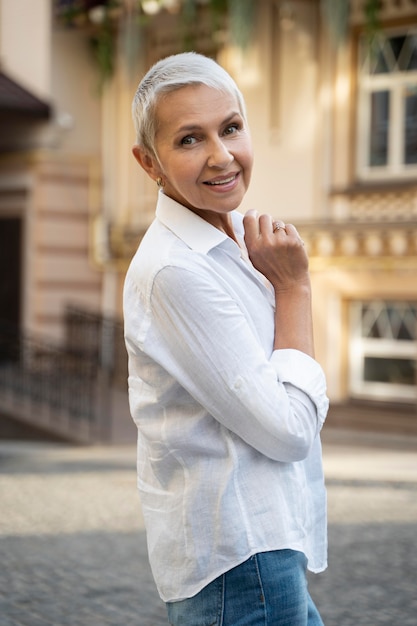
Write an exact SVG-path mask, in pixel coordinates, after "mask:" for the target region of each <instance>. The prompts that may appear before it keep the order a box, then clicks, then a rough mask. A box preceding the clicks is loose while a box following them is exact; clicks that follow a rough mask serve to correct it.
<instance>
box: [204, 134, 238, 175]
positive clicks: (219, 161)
mask: <svg viewBox="0 0 417 626" xmlns="http://www.w3.org/2000/svg"><path fill="white" fill-rule="evenodd" d="M233 160H234V156H233V154H231V153H230V152H229V150H228V148H227V146H226V144H225V143H224V141H222V139H221V138H220V137H218V138H216V139H213V140H212V141H211V142H210V147H209V156H208V159H207V165H208V166H209V167H216V168H218V169H224V168H225V167H227V166H228V165H230V163H231V162H232V161H233Z"/></svg>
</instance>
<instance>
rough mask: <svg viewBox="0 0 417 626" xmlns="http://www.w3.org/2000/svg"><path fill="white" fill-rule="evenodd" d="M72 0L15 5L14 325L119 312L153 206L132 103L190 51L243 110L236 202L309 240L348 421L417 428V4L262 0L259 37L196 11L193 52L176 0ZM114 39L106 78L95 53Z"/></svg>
mask: <svg viewBox="0 0 417 626" xmlns="http://www.w3.org/2000/svg"><path fill="white" fill-rule="evenodd" d="M75 4H76V3H72V2H69V1H65V2H62V1H60V2H52V0H37V2H36V3H33V2H32V0H0V61H1V65H0V72H1V74H3V75H4V76H5V77H6V78H7V79H8V80H10V81H12V82H13V84H14V85H15V87H16V88H20V89H22V90H23V91H24V93H25V94H26V98H27V99H28V98H32V100H31V105H32V109H31V114H30V115H29V113H28V111H26V112H23V113H22V112H20V113H19V112H18V111H17V108H18V107H17V105H16V103H15V108H14V109H13V106H12V105H10V104H7V106H6V104H3V103H2V102H0V130H1V133H0V149H1V155H0V220H1V221H0V237H1V247H2V250H3V252H2V255H3V264H2V269H1V272H2V277H1V284H3V285H7V293H6V287H4V288H3V296H2V301H3V303H4V304H3V305H2V306H3V309H2V311H1V313H2V316H3V317H8V318H10V319H11V320H12V321H16V322H17V323H18V324H20V325H22V326H23V327H25V328H27V329H28V330H30V331H32V332H39V333H44V334H47V335H52V336H54V337H55V338H58V339H59V338H60V337H62V335H63V333H64V329H63V323H62V320H63V313H64V310H65V307H66V306H68V305H76V306H79V307H85V308H87V309H92V310H95V311H98V312H100V313H102V314H105V315H107V314H111V315H115V316H121V292H122V287H123V279H124V274H125V271H126V268H127V264H128V262H129V259H130V258H131V256H132V254H133V252H134V250H135V248H136V246H137V245H138V242H139V241H140V238H141V236H142V235H143V233H144V231H145V230H146V228H147V226H148V225H149V223H150V221H151V220H152V216H153V210H154V205H155V199H156V189H155V188H154V186H153V185H152V181H150V180H149V179H147V177H146V175H145V174H144V173H143V172H142V171H140V169H139V168H138V166H137V164H136V163H135V161H134V159H133V157H132V155H131V152H130V150H131V146H132V144H133V143H134V133H133V125H132V123H131V119H130V103H131V99H132V96H133V93H134V90H135V87H136V85H137V83H138V81H139V79H140V78H141V76H142V75H143V73H144V72H145V71H146V69H147V68H148V67H149V66H150V64H151V63H152V62H154V61H156V60H157V59H158V58H161V57H162V56H165V55H167V54H170V53H173V52H177V51H180V50H181V49H183V48H184V45H189V46H192V47H193V48H195V49H197V50H198V51H201V52H204V53H206V54H210V55H212V56H215V57H216V58H217V59H218V60H219V62H220V63H221V64H222V65H224V66H225V67H226V69H228V70H229V71H230V73H231V74H232V75H233V76H234V78H235V79H236V81H237V83H238V84H239V86H240V87H241V89H242V92H243V94H244V96H245V99H246V102H247V108H248V116H249V121H250V126H251V129H252V136H253V142H254V148H255V168H254V173H253V179H252V183H251V187H250V190H249V192H248V194H247V196H246V198H245V201H244V204H243V205H242V207H241V210H242V211H245V210H247V209H248V208H257V209H258V211H260V212H268V213H271V214H273V215H274V216H276V217H279V218H281V219H283V220H284V221H291V222H293V223H295V224H296V225H297V226H298V228H299V230H300V232H301V234H302V236H303V239H304V240H305V242H306V245H307V247H308V250H309V254H310V259H311V273H312V281H313V287H314V317H315V332H316V351H317V358H318V360H319V361H320V363H321V364H322V365H323V367H324V369H325V371H326V374H327V378H328V389H329V396H330V398H331V401H332V405H333V406H340V407H342V408H343V407H345V408H346V411H345V412H343V411H342V412H341V413H340V416H341V417H340V418H337V419H338V420H339V421H340V422H341V424H342V425H343V424H344V423H346V424H347V423H348V422H349V419H350V416H351V415H352V412H355V411H356V412H357V413H358V414H361V413H360V411H361V407H362V409H363V408H364V407H365V408H366V407H368V408H369V407H372V408H373V410H375V411H376V412H377V414H380V415H381V416H382V415H385V413H386V411H387V410H388V409H390V412H389V418H387V419H389V420H391V421H392V419H394V418H393V417H392V416H393V415H395V416H398V417H395V419H397V420H398V421H397V426H396V425H395V424H394V429H395V428H397V429H398V430H399V431H407V432H409V431H410V430H412V429H413V428H416V427H417V414H416V406H417V385H416V382H417V371H416V362H417V274H416V271H417V4H416V3H415V2H414V1H413V0H402V1H398V0H397V1H394V0H385V1H381V2H377V3H374V2H371V3H370V2H366V1H365V0H351V1H350V2H347V1H344V0H338V1H337V2H328V1H326V0H321V1H320V0H288V1H285V0H281V1H280V0H275V1H274V0H259V1H257V2H252V3H249V4H251V5H252V6H250V7H249V9H250V11H251V13H248V14H247V16H246V18H247V19H246V22H244V23H245V24H246V27H247V28H246V31H245V32H244V35H245V36H246V40H245V42H244V45H243V44H242V42H240V45H238V43H239V42H238V43H237V40H234V39H233V37H232V36H231V34H230V33H231V31H232V30H233V24H232V21H231V19H232V18H231V16H230V7H229V13H227V11H224V12H223V13H221V14H219V15H218V16H217V21H215V22H213V19H212V17H213V16H212V15H211V14H210V12H209V10H208V5H207V3H198V2H196V3H192V4H195V14H194V15H193V16H192V19H193V20H194V22H193V24H194V26H193V28H192V29H191V30H190V32H192V33H193V40H192V41H188V42H187V44H185V43H184V41H185V39H184V32H186V27H187V24H185V26H184V21H183V20H184V16H183V14H182V12H181V3H180V2H179V1H178V2H175V1H171V2H164V1H162V0H161V2H158V1H155V2H142V3H139V2H136V0H135V1H133V0H131V1H127V0H125V1H124V2H120V3H114V5H112V8H111V11H110V9H109V7H108V6H107V3H106V2H97V1H95V2H87V0H86V1H85V2H81V3H78V6H81V5H82V6H83V7H84V8H85V11H83V12H81V13H78V14H77V15H75V17H74V16H72V18H71V20H70V26H68V21H67V22H65V20H64V19H63V15H64V16H65V15H66V16H68V14H67V13H66V10H67V9H68V7H69V6H70V7H71V5H75ZM225 4H227V3H225ZM242 4H243V5H245V6H246V7H247V6H248V3H247V2H246V3H242ZM34 5H36V7H34ZM115 5H118V6H115ZM138 7H139V9H140V15H139V14H138V13H136V11H137V9H138ZM366 8H368V12H367V13H366V11H365V9H366ZM145 9H146V11H145ZM370 9H373V10H374V13H372V11H370ZM150 12H151V13H152V12H154V15H151V14H150ZM248 16H249V18H250V26H251V27H250V28H248V19H249V18H248ZM139 17H140V20H139ZM243 17H245V16H243ZM372 18H375V19H372ZM138 20H139V21H138ZM138 23H139V24H140V27H138V26H137V25H138ZM34 25H36V28H34ZM241 27H242V25H241ZM105 28H109V29H110V30H107V31H105V30H104V29H105ZM244 30H245V29H244ZM106 33H107V34H109V35H111V38H112V47H111V48H107V49H106V52H107V53H108V55H109V56H108V57H106V58H108V60H109V63H110V64H111V66H112V67H111V68H110V66H109V65H107V66H105V65H103V63H102V65H101V67H98V66H97V64H96V63H95V62H94V60H93V59H92V57H91V54H90V49H89V44H91V43H92V42H93V43H95V45H96V49H97V42H100V41H101V39H100V37H102V36H103V34H104V35H106ZM21 41H25V42H27V45H25V46H21V45H20V43H19V42H21ZM371 42H372V43H371ZM106 67H107V69H108V72H107V75H106V76H105V78H107V80H106V81H105V82H104V83H103V84H101V88H100V89H99V88H98V84H99V81H100V77H101V78H103V71H104V70H106ZM100 69H101V74H100V72H99V71H98V70H100ZM9 91H10V89H9ZM1 93H2V91H1V85H0V97H1ZM21 96H22V94H21ZM3 99H4V100H5V101H6V96H5V95H4V97H3ZM20 100H22V97H21V98H20ZM35 104H36V106H35ZM19 106H21V104H19ZM36 107H38V109H39V108H40V109H42V111H43V113H42V114H40V113H39V111H38V113H37V114H35V113H34V111H35V109H36ZM42 107H43V108H42ZM36 110H37V109H36ZM0 317H1V316H0ZM392 408H394V409H395V411H394V412H392ZM381 419H382V418H381ZM384 419H385V418H384Z"/></svg>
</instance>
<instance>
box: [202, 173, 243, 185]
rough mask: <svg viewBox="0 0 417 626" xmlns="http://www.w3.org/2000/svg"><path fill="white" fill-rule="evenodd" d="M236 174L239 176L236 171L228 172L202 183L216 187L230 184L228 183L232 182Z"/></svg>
mask: <svg viewBox="0 0 417 626" xmlns="http://www.w3.org/2000/svg"><path fill="white" fill-rule="evenodd" d="M238 176H239V172H237V173H236V174H229V176H223V177H222V178H220V177H218V178H214V179H212V180H206V181H205V182H204V184H205V185H209V186H212V187H218V186H221V185H230V183H233V182H234V181H235V180H236V178H237V177H238Z"/></svg>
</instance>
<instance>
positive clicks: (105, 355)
mask: <svg viewBox="0 0 417 626" xmlns="http://www.w3.org/2000/svg"><path fill="white" fill-rule="evenodd" d="M126 381H127V356H126V350H125V347H124V341H123V325H122V323H121V322H120V321H119V320H117V319H112V318H105V317H103V316H100V315H98V314H94V313H90V312H86V311H82V310H80V309H74V308H69V309H68V310H67V311H66V314H65V340H64V342H63V344H62V345H56V344H54V343H52V342H48V341H46V340H45V339H41V338H36V337H33V336H31V335H28V334H25V333H22V332H20V331H19V330H18V329H16V328H14V327H12V326H10V325H8V324H6V323H0V404H1V406H0V409H1V410H2V411H3V412H4V413H6V414H9V415H12V416H14V417H16V418H18V419H21V420H23V421H25V422H30V423H31V424H34V425H36V426H38V427H42V428H43V429H46V430H49V431H50V432H55V433H56V434H60V435H63V436H66V437H69V438H71V439H73V440H78V441H94V440H102V439H105V438H106V435H105V433H106V431H108V429H109V423H110V421H111V414H110V412H111V401H110V395H111V389H112V388H113V387H117V386H118V387H119V388H121V387H126Z"/></svg>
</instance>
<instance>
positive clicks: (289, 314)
mask: <svg viewBox="0 0 417 626" xmlns="http://www.w3.org/2000/svg"><path fill="white" fill-rule="evenodd" d="M275 302H276V308H275V339H274V349H275V350H280V349H285V348H293V349H295V350H300V351H301V352H304V353H305V354H308V355H309V356H311V357H312V358H314V338H313V320H312V312H311V288H310V281H308V282H304V283H302V284H300V285H297V286H294V287H292V288H291V289H287V290H276V292H275Z"/></svg>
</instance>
